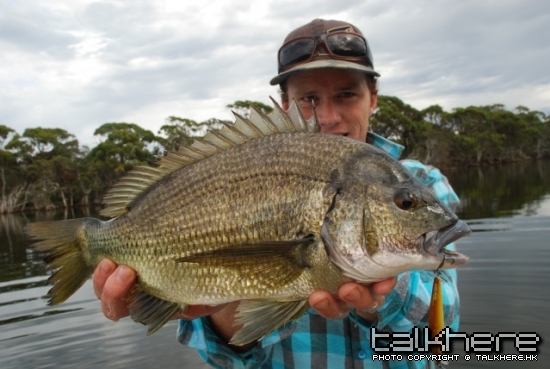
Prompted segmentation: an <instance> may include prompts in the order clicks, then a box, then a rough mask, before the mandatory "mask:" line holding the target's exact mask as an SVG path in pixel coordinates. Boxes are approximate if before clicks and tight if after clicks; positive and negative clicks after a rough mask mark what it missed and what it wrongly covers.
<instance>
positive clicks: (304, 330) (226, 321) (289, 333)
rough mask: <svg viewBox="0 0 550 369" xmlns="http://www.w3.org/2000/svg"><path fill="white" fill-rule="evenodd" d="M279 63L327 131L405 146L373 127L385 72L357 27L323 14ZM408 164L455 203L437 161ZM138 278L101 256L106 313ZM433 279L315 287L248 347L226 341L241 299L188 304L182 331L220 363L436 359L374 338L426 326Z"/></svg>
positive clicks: (290, 95)
mask: <svg viewBox="0 0 550 369" xmlns="http://www.w3.org/2000/svg"><path fill="white" fill-rule="evenodd" d="M278 64H279V74H278V75H277V76H276V77H274V78H273V79H272V80H271V84H272V85H277V84H279V85H280V87H281V97H282V106H283V108H285V109H287V108H288V107H289V103H290V101H292V100H296V101H297V103H298V105H299V107H300V108H301V110H302V112H303V114H304V116H305V117H306V118H309V117H311V116H312V114H313V111H314V110H315V113H316V114H317V118H318V121H319V124H320V126H321V131H322V132H325V133H329V134H337V135H343V136H347V137H350V138H352V139H356V140H360V141H363V142H369V143H371V144H373V145H376V146H378V147H380V148H382V149H384V150H386V151H388V152H389V153H390V154H392V155H393V156H395V157H398V156H399V154H400V153H401V151H402V149H403V148H402V147H401V146H399V145H397V144H395V143H392V142H390V141H388V140H386V139H384V138H382V137H380V136H376V135H374V134H372V133H368V124H369V117H370V115H371V114H372V113H373V111H374V109H375V108H376V102H377V85H376V78H377V77H378V76H379V74H378V73H377V72H376V71H375V70H374V67H373V62H372V56H371V52H370V49H369V47H368V44H367V42H366V40H365V39H364V37H363V36H362V34H361V32H360V31H359V30H358V29H357V28H356V27H354V26H353V25H351V24H348V23H345V22H340V21H325V20H320V19H315V20H313V21H312V22H310V23H308V24H306V25H304V26H302V27H300V28H298V29H296V30H294V31H293V32H291V33H290V34H289V35H288V36H287V38H286V39H285V41H284V43H283V46H282V47H281V48H280V49H279V53H278ZM335 149H337V148H335ZM403 164H404V165H405V166H406V167H407V168H409V170H411V172H412V173H413V174H414V175H415V176H416V177H418V179H419V180H421V181H422V182H423V183H425V184H427V185H428V186H431V187H432V188H434V189H435V190H436V193H437V194H438V196H439V197H440V198H441V199H442V200H443V201H445V202H446V203H447V204H449V205H451V206H453V205H456V203H457V201H458V199H457V197H456V195H455V193H454V192H453V190H452V188H451V187H450V186H449V185H448V183H447V181H446V179H445V177H443V176H442V175H441V173H440V172H439V171H438V170H437V169H434V168H432V167H427V166H424V165H423V164H421V163H419V162H416V161H405V162H403ZM450 247H451V248H452V247H453V246H450ZM441 277H442V280H443V286H442V287H443V291H444V295H445V316H446V318H447V319H446V325H448V326H450V327H451V328H452V329H453V330H456V329H457V328H458V308H459V306H458V293H457V290H456V272H455V271H454V270H451V271H442V272H441ZM135 278H136V274H135V272H134V271H133V270H131V269H130V268H128V267H126V266H118V267H117V266H116V265H115V264H114V263H113V262H112V261H110V260H104V261H103V262H102V263H101V264H100V265H99V266H98V268H97V269H96V272H95V273H94V288H95V292H96V295H97V296H98V298H100V299H101V301H102V310H103V313H104V314H105V316H106V317H107V318H109V319H113V320H117V319H119V318H121V317H124V316H127V315H128V309H127V307H126V303H125V301H124V298H125V296H126V295H127V294H128V292H129V290H130V288H131V286H132V285H133V283H134V281H135ZM433 279H434V273H433V272H428V271H413V272H408V273H403V274H401V275H399V277H398V278H392V279H387V280H384V281H381V282H378V283H373V284H371V285H369V286H365V285H361V284H358V283H346V284H344V285H343V286H341V288H340V289H339V291H338V296H332V295H330V294H329V293H327V292H325V291H316V292H314V293H313V294H312V295H311V296H310V297H309V303H310V305H311V306H312V309H310V310H309V311H308V312H307V313H306V314H305V315H304V316H303V317H301V318H300V319H298V321H297V322H293V323H290V324H287V325H285V326H284V327H282V328H280V329H279V330H277V331H276V332H274V333H272V334H270V335H269V336H267V337H266V338H265V339H263V340H262V341H261V342H255V343H251V344H249V345H247V346H245V347H230V346H229V345H228V344H227V342H228V341H229V339H230V338H231V337H232V336H233V334H234V333H235V332H236V330H237V329H236V328H235V327H233V321H234V314H235V309H236V307H237V305H238V302H235V303H230V304H226V305H223V306H216V307H212V306H189V307H188V308H187V309H186V310H185V311H184V312H182V313H181V314H180V315H179V316H178V317H179V318H182V320H180V325H179V329H178V338H179V340H180V342H182V343H184V344H186V345H188V346H190V347H194V348H195V349H197V350H198V352H199V354H200V355H201V356H202V357H203V358H204V359H205V360H206V361H207V362H208V363H210V364H211V365H213V366H216V367H220V368H226V367H268V368H269V367H281V368H282V367H286V368H291V367H299V368H305V367H315V368H328V367H330V368H343V367H350V368H352V367H353V368H359V367H373V368H382V367H384V368H385V367H392V368H394V367H395V368H401V367H403V368H405V367H426V366H427V365H432V364H433V363H427V362H425V361H416V362H407V361H392V362H381V361H377V360H373V354H374V353H376V352H375V351H374V350H373V348H372V346H373V344H371V327H372V326H374V327H376V328H377V329H379V330H384V331H393V332H410V331H411V330H412V329H413V327H414V326H417V327H419V328H423V327H424V326H425V325H426V320H427V317H426V314H427V309H428V305H429V301H430V295H431V287H432V283H433ZM266 318H268V317H266ZM375 344H376V345H377V347H379V346H381V345H382V343H381V342H376V343H375ZM383 353H388V352H383ZM390 353H391V352H390ZM405 356H406V355H405Z"/></svg>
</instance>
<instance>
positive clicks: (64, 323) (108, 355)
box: [0, 161, 550, 369]
mask: <svg viewBox="0 0 550 369" xmlns="http://www.w3.org/2000/svg"><path fill="white" fill-rule="evenodd" d="M446 174H447V176H448V177H449V180H450V182H451V183H452V184H453V187H454V188H455V190H456V191H457V193H458V194H459V196H460V197H461V199H462V204H463V206H462V207H461V208H460V209H459V210H458V214H459V216H460V217H461V218H463V219H465V220H467V222H468V224H469V225H470V227H471V228H472V230H473V234H472V236H471V237H468V238H464V239H462V240H460V241H459V242H458V244H457V246H458V248H459V249H460V251H461V252H463V253H465V254H467V255H469V256H470V257H471V261H470V263H469V264H467V265H465V266H463V267H461V268H460V269H459V289H460V293H461V302H462V313H461V317H462V318H461V326H460V331H461V332H465V333H468V334H472V333H478V332H490V333H492V334H493V335H494V334H496V333H498V332H516V333H520V332H536V333H537V334H538V335H539V336H541V337H542V339H543V341H544V340H545V339H550V319H549V318H548V317H547V315H546V314H547V312H548V310H550V309H549V307H550V297H549V296H550V294H549V292H550V287H549V281H550V242H549V240H550V162H548V161H546V162H537V163H526V164H514V165H507V166H504V167H499V168H486V169H485V168H484V169H477V168H472V169H461V170H459V171H454V172H448V173H446ZM87 215H89V214H85V213H82V211H79V212H78V213H72V212H69V213H66V214H55V215H54V214H38V215H35V214H32V215H25V216H22V215H15V216H2V217H1V218H0V367H1V368H18V369H19V368H74V367H78V368H106V367H107V368H150V367H154V366H157V367H163V368H171V367H185V368H206V367H207V366H206V365H205V364H204V363H203V362H202V360H201V359H200V358H199V357H198V355H197V354H196V353H195V352H194V351H192V350H189V349H187V348H186V347H184V346H182V345H180V344H179V343H178V342H177V340H176V338H175V331H176V322H175V321H174V322H170V323H169V324H167V325H166V326H165V327H164V328H162V329H161V330H160V331H159V332H157V333H156V334H154V335H153V336H151V337H145V328H144V327H143V326H142V325H140V324H135V323H133V322H132V321H131V320H129V319H123V320H121V321H119V322H116V323H114V322H111V321H109V320H107V319H105V318H104V317H103V315H102V314H101V311H100V308H99V302H98V300H97V299H96V298H95V296H94V294H93V291H92V285H91V281H88V283H87V284H86V285H84V287H82V288H81V289H80V290H79V291H78V292H77V293H76V294H75V295H74V296H72V297H71V298H70V299H69V300H68V301H67V302H65V303H64V304H62V305H59V306H56V307H48V306H46V298H45V295H46V293H47V291H48V290H49V286H47V285H46V279H47V271H46V270H45V265H44V263H43V262H42V260H41V257H40V255H38V254H36V253H35V252H34V251H33V250H32V249H30V248H29V247H28V244H27V243H26V241H25V240H24V238H23V235H22V234H21V229H22V227H23V226H24V225H25V224H26V223H28V222H32V221H37V220H46V219H66V218H72V217H82V216H87ZM92 215H93V213H92ZM461 346H462V345H461V344H454V345H453V349H454V350H455V353H458V354H460V360H459V361H458V362H452V363H451V365H449V367H451V368H488V367H490V368H497V367H499V368H501V367H505V368H516V367H519V366H520V365H521V366H524V367H525V368H543V367H544V368H546V367H547V365H548V364H547V363H548V362H550V351H549V350H548V349H547V348H546V343H545V342H543V343H542V344H539V346H538V348H539V352H538V354H537V355H538V361H536V362H530V361H524V362H521V363H520V362H488V361H478V360H476V357H475V353H470V354H471V355H472V356H473V357H472V359H471V360H470V361H468V362H467V361H464V359H463V354H464V350H463V347H461ZM503 352H504V353H509V354H518V351H517V350H516V348H515V347H514V345H513V344H512V342H511V341H505V342H504V350H503ZM545 363H546V364H545Z"/></svg>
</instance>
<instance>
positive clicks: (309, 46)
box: [278, 32, 372, 73]
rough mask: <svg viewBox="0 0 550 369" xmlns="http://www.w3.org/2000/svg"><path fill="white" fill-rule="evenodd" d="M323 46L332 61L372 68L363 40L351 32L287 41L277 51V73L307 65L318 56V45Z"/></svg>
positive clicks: (365, 43)
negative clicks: (359, 64) (356, 63)
mask: <svg viewBox="0 0 550 369" xmlns="http://www.w3.org/2000/svg"><path fill="white" fill-rule="evenodd" d="M321 43H322V44H324V45H325V48H326V49H327V51H328V55H330V57H331V58H333V59H338V60H348V61H353V62H358V61H363V62H364V63H362V64H364V65H366V66H369V67H372V62H371V60H370V55H369V49H368V46H367V41H366V40H365V38H364V37H363V36H361V35H359V34H357V33H353V32H333V33H328V34H323V35H318V36H310V37H298V38H295V39H293V40H290V41H288V42H287V43H285V44H284V45H283V46H281V48H280V49H279V54H278V61H279V73H280V72H284V71H286V70H288V69H290V68H291V67H294V66H296V65H298V64H304V63H308V62H309V61H311V60H312V59H314V58H315V57H316V56H317V55H319V53H318V52H316V51H317V49H318V48H319V44H321Z"/></svg>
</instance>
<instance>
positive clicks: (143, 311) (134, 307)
mask: <svg viewBox="0 0 550 369" xmlns="http://www.w3.org/2000/svg"><path fill="white" fill-rule="evenodd" d="M128 298H129V301H130V303H129V305H128V310H129V311H130V316H131V317H132V319H133V321H134V322H136V323H141V324H143V325H145V326H146V327H147V328H148V329H147V336H150V335H152V334H153V333H155V332H156V331H158V330H159V329H161V328H162V327H163V326H164V325H165V324H166V323H167V322H168V321H169V320H170V319H172V317H173V316H174V315H175V314H176V313H178V312H180V311H181V310H183V309H185V306H182V305H180V304H178V303H175V302H172V301H167V300H163V299H161V298H159V297H156V296H153V295H151V294H149V293H147V292H145V291H144V290H143V288H142V287H141V285H140V284H139V281H138V283H136V284H135V285H134V287H132V290H131V291H130V295H129V297H128Z"/></svg>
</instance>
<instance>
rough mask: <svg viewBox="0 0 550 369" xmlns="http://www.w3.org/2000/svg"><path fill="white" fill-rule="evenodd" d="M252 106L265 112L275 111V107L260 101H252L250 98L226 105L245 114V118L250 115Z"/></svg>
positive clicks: (240, 113) (242, 114)
mask: <svg viewBox="0 0 550 369" xmlns="http://www.w3.org/2000/svg"><path fill="white" fill-rule="evenodd" d="M252 107H254V108H256V109H258V110H259V111H260V112H262V113H264V114H269V113H271V112H272V111H273V108H272V107H271V106H269V105H266V104H264V103H262V102H259V101H250V100H237V101H235V102H234V103H233V104H228V105H226V108H228V109H231V110H233V111H235V112H236V113H238V114H239V115H241V116H243V117H244V118H249V117H250V112H251V110H252Z"/></svg>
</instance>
